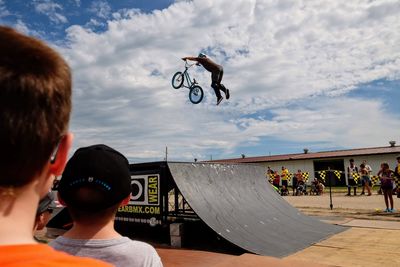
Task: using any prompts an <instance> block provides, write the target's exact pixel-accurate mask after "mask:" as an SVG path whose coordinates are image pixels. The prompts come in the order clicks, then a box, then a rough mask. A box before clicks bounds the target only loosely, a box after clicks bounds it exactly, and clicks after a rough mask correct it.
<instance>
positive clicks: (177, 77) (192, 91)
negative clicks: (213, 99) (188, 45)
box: [172, 60, 204, 104]
mask: <svg viewBox="0 0 400 267" xmlns="http://www.w3.org/2000/svg"><path fill="white" fill-rule="evenodd" d="M193 65H196V63H194V64H189V63H188V62H187V60H185V70H184V71H183V72H182V71H178V72H177V73H175V74H174V76H173V77H172V87H173V88H174V89H179V88H181V87H185V88H188V89H189V100H190V102H192V103H193V104H198V103H200V102H201V100H203V97H204V92H203V89H202V88H201V87H200V86H199V85H197V82H196V79H194V78H193V80H192V79H191V78H190V75H189V72H188V70H189V68H190V67H192V66H193ZM185 82H186V83H185Z"/></svg>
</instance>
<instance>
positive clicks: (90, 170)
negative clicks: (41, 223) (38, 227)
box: [50, 145, 162, 267]
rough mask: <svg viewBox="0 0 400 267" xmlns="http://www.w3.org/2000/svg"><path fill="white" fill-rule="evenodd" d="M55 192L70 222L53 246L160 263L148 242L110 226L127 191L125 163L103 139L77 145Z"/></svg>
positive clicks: (123, 262)
mask: <svg viewBox="0 0 400 267" xmlns="http://www.w3.org/2000/svg"><path fill="white" fill-rule="evenodd" d="M58 194H59V201H60V202H61V203H63V204H65V205H66V206H67V207H68V211H69V213H70V215H71V218H72V220H73V226H72V228H71V229H70V230H69V231H67V232H66V233H65V234H64V236H60V237H58V238H56V239H55V240H53V241H52V242H51V243H50V245H51V246H52V247H54V248H55V249H57V250H62V251H64V252H67V253H69V254H72V255H78V256H86V257H93V258H97V259H101V260H104V261H107V262H109V263H112V264H114V265H115V266H121V267H122V266H162V264H161V260H160V257H159V256H158V254H157V252H156V250H155V249H154V248H153V247H152V246H150V245H148V244H146V243H143V242H139V241H133V240H131V239H129V238H128V237H123V236H121V235H120V234H119V233H118V232H116V231H115V230H114V219H115V215H116V213H117V210H118V208H119V207H120V206H123V205H126V204H127V203H128V202H129V200H130V197H131V175H130V173H129V163H128V160H127V159H126V158H125V157H124V156H123V155H122V154H120V153H119V152H118V151H116V150H114V149H112V148H110V147H108V146H105V145H94V146H89V147H84V148H80V149H78V150H77V151H76V152H75V154H74V155H73V156H72V158H71V159H70V160H69V161H68V163H67V166H66V168H65V171H64V173H63V175H62V177H61V180H60V184H59V186H58Z"/></svg>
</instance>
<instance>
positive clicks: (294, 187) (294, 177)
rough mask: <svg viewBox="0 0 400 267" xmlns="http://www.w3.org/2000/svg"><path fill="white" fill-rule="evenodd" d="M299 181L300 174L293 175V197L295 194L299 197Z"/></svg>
mask: <svg viewBox="0 0 400 267" xmlns="http://www.w3.org/2000/svg"><path fill="white" fill-rule="evenodd" d="M300 174H301V172H300ZM297 181H298V172H297V173H295V174H294V175H293V180H292V189H293V196H294V195H295V194H296V195H297V184H298V183H297Z"/></svg>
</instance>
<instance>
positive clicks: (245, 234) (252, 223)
mask: <svg viewBox="0 0 400 267" xmlns="http://www.w3.org/2000/svg"><path fill="white" fill-rule="evenodd" d="M168 167H169V169H170V171H171V174H172V177H173V179H174V180H175V182H176V184H177V186H178V188H179V190H180V191H181V193H182V195H183V196H184V198H185V199H186V201H187V202H188V203H189V205H190V206H191V207H192V209H193V210H194V211H195V212H196V214H197V215H198V216H199V217H200V218H201V219H202V220H203V221H204V222H205V223H206V224H207V225H208V226H210V227H211V228H212V229H213V230H214V231H216V232H217V233H218V234H219V235H220V236H222V237H223V238H225V239H227V240H228V241H230V242H232V243H233V244H235V245H237V246H239V247H241V248H243V249H246V250H247V251H250V252H252V253H256V254H259V255H266V256H274V257H284V256H287V255H289V254H292V253H295V252H297V251H299V250H302V249H304V248H306V247H308V246H310V245H312V244H314V243H316V242H319V241H321V240H323V239H325V238H327V237H329V236H331V235H333V234H336V233H338V232H341V231H343V230H344V229H345V228H343V227H340V226H336V225H329V224H326V223H323V222H320V221H319V220H317V219H314V218H312V217H308V216H306V215H304V214H302V213H300V211H298V210H297V209H295V208H294V207H292V206H291V205H290V204H289V203H287V202H286V201H285V200H284V199H283V198H282V197H281V196H280V195H279V194H277V193H276V192H275V191H274V189H273V188H272V186H271V185H270V184H269V183H268V182H267V180H266V179H265V174H264V173H265V168H264V167H261V166H256V165H245V164H212V163H178V162H168Z"/></svg>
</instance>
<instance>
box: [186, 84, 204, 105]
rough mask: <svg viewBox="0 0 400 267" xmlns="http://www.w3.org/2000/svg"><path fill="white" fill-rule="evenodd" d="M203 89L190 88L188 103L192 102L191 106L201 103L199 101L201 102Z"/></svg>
mask: <svg viewBox="0 0 400 267" xmlns="http://www.w3.org/2000/svg"><path fill="white" fill-rule="evenodd" d="M203 96H204V93H203V89H201V87H200V86H198V85H195V86H193V87H192V88H190V91H189V100H190V102H192V103H193V104H198V103H200V102H201V100H203Z"/></svg>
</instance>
